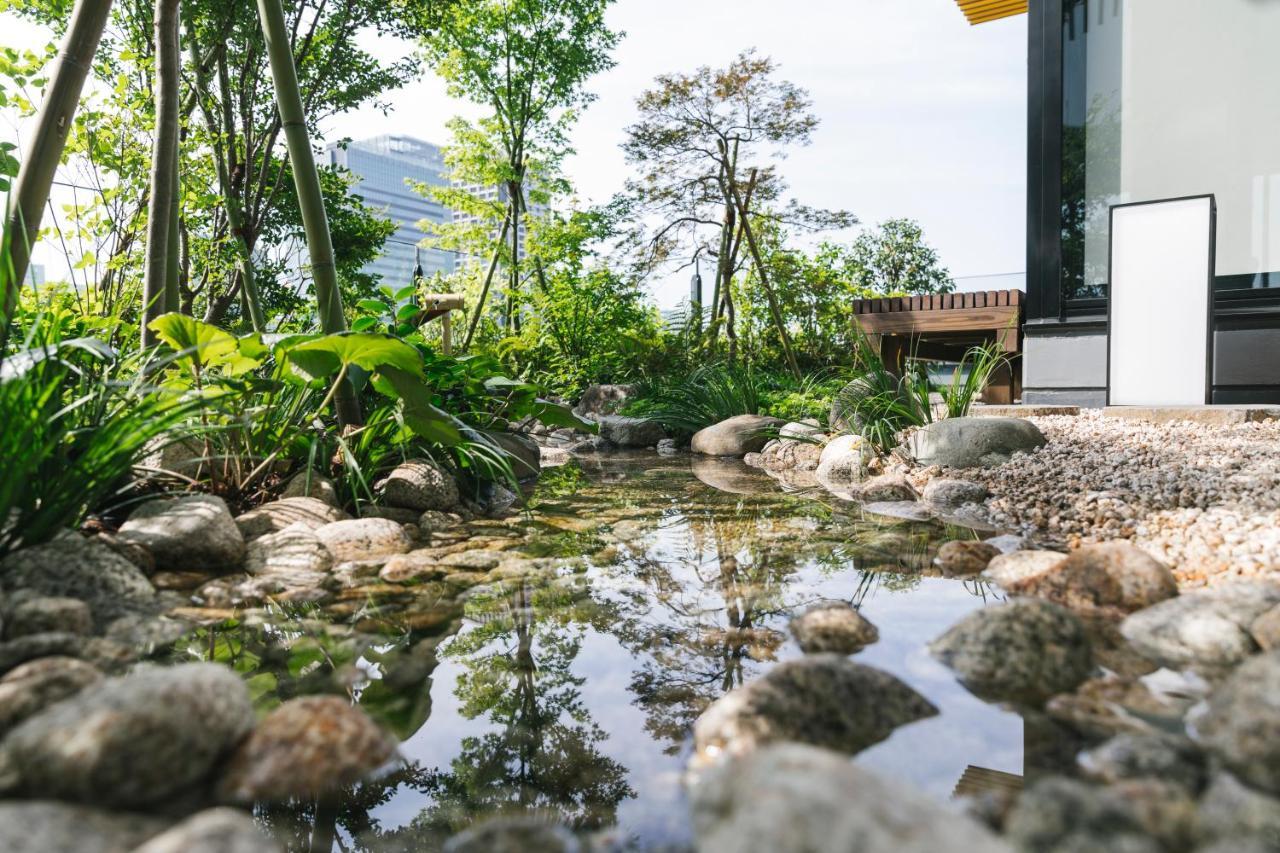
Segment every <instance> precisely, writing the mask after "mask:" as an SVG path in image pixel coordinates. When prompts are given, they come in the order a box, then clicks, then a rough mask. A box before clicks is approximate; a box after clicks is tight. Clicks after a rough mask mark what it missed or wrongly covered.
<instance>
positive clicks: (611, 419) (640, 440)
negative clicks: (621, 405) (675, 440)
mask: <svg viewBox="0 0 1280 853" xmlns="http://www.w3.org/2000/svg"><path fill="white" fill-rule="evenodd" d="M599 424H600V438H603V439H604V440H605V441H607V442H609V443H610V444H613V445H616V446H618V447H654V446H656V445H657V443H658V442H659V441H662V440H663V439H664V438H666V437H667V433H666V430H664V429H663V428H662V424H660V423H658V422H657V421H652V420H649V419H648V418H629V417H625V416H623V415H603V416H601V417H600V419H599Z"/></svg>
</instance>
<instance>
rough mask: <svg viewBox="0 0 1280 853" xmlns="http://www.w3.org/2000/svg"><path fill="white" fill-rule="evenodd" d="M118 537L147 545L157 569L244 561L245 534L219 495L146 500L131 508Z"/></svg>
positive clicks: (233, 564) (197, 567)
mask: <svg viewBox="0 0 1280 853" xmlns="http://www.w3.org/2000/svg"><path fill="white" fill-rule="evenodd" d="M119 538H120V539H121V540H122V541H124V542H134V543H137V544H139V545H143V546H144V547H146V549H147V550H148V551H150V552H151V554H152V556H153V557H155V561H156V568H157V569H169V570H182V571H190V570H200V569H207V570H210V571H220V570H228V569H237V568H239V567H240V565H241V564H242V563H243V562H244V554H245V543H244V535H243V534H242V533H241V532H240V528H239V527H238V526H237V525H236V522H235V519H233V518H232V517H231V512H230V511H229V510H228V509H227V504H226V502H225V501H224V500H223V499H222V498H220V497H218V496H217V495H184V496H183V497H178V498H157V499H156V500H150V501H147V502H146V503H144V504H142V505H141V506H139V507H138V508H137V509H135V510H134V511H133V512H131V513H130V514H129V519H128V520H127V521H126V522H125V523H124V524H123V525H122V526H121V527H120V533H119Z"/></svg>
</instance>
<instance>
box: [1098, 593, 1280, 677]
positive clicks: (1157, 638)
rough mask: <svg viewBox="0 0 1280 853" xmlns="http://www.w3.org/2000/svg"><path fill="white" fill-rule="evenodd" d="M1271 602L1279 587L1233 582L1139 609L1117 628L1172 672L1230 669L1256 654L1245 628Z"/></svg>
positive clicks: (1275, 599)
mask: <svg viewBox="0 0 1280 853" xmlns="http://www.w3.org/2000/svg"><path fill="white" fill-rule="evenodd" d="M1276 604H1280V584H1275V583H1265V582H1256V581H1236V582H1234V583H1229V584H1223V585H1222V586H1218V587H1214V588H1210V589H1207V590H1197V591H1195V592H1189V593H1186V594H1185V595H1180V596H1177V597H1176V598H1171V599H1168V600H1167V601H1162V602H1160V603H1159V604H1156V605H1154V606H1153V607H1148V608H1147V609H1145V610H1140V611H1138V612H1137V613H1134V614H1132V615H1130V616H1129V617H1127V618H1126V619H1125V620H1124V622H1122V623H1121V624H1120V633H1121V634H1122V635H1124V638H1125V639H1126V640H1128V641H1129V642H1130V643H1131V644H1132V645H1133V647H1134V648H1135V649H1136V650H1137V651H1138V652H1139V653H1140V654H1142V655H1143V656H1145V657H1147V658H1150V659H1151V660H1153V661H1155V662H1157V663H1159V664H1161V665H1163V666H1167V667H1170V668H1171V669H1180V668H1183V667H1188V666H1208V667H1225V666H1232V665H1235V664H1237V663H1239V662H1240V661H1242V660H1244V659H1245V658H1247V657H1248V656H1249V655H1251V654H1253V653H1254V652H1256V651H1258V644H1257V643H1256V642H1255V641H1254V639H1253V636H1252V634H1250V632H1249V628H1250V626H1251V625H1252V624H1253V620H1254V619H1256V618H1258V617H1259V616H1261V615H1262V614H1263V613H1265V612H1266V611H1267V610H1269V609H1271V608H1272V607H1274V606H1275V605H1276Z"/></svg>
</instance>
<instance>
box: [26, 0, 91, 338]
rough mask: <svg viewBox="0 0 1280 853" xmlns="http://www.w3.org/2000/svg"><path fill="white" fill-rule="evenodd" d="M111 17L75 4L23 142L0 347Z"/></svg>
mask: <svg viewBox="0 0 1280 853" xmlns="http://www.w3.org/2000/svg"><path fill="white" fill-rule="evenodd" d="M110 14H111V0H77V2H76V5H75V8H74V9H73V10H72V12H71V20H70V21H69V22H68V24H67V34H66V36H65V37H64V38H63V40H62V49H61V50H60V51H59V53H58V62H57V66H56V67H55V68H54V69H53V71H52V74H51V76H50V78H49V86H48V88H46V89H45V95H44V103H43V104H41V105H40V112H39V114H38V115H37V116H36V127H35V132H34V133H33V134H31V138H30V140H29V141H28V143H27V150H26V152H25V154H24V155H23V158H22V166H21V168H20V169H19V171H18V177H17V180H16V181H15V182H14V185H13V190H12V193H11V194H10V196H9V206H8V211H7V212H6V215H5V228H4V235H3V241H4V242H3V246H0V265H2V266H0V278H3V277H4V276H5V275H6V274H7V275H8V279H7V280H5V281H4V287H3V291H4V295H3V297H0V309H2V310H0V346H2V345H3V343H4V340H5V337H6V335H7V333H8V327H9V321H10V319H11V318H12V317H13V311H14V308H15V307H16V306H17V303H18V293H19V291H21V289H22V283H23V281H25V280H26V277H27V268H28V267H29V266H30V265H31V248H32V246H34V245H35V242H36V237H37V236H38V235H39V233H40V221H41V219H42V218H43V217H44V208H45V205H46V204H48V202H49V189H50V187H52V186H53V176H54V174H55V173H56V172H57V170H58V163H59V162H61V160H62V150H63V148H65V147H66V144H67V134H69V133H70V132H71V124H72V119H74V118H75V114H76V108H77V107H78V106H79V105H80V94H81V92H82V91H83V89H84V81H85V77H86V76H87V75H88V73H89V68H90V66H92V64H93V57H94V54H96V53H97V51H98V42H99V40H100V39H101V38H102V30H103V28H105V27H106V24H107V18H108V17H109V16H110Z"/></svg>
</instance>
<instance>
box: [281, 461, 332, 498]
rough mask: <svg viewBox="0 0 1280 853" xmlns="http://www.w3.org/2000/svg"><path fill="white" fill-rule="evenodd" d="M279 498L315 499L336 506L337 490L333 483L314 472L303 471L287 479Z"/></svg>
mask: <svg viewBox="0 0 1280 853" xmlns="http://www.w3.org/2000/svg"><path fill="white" fill-rule="evenodd" d="M280 497H281V498H285V499H288V498H315V499H316V500H318V501H323V502H324V503H327V504H328V505H329V506H332V507H337V506H338V490H337V489H336V488H334V485H333V481H332V480H330V479H329V478H328V477H326V476H324V475H323V474H321V473H319V472H318V471H315V470H307V469H303V470H301V471H299V472H298V473H296V474H294V475H293V476H292V477H290V478H289V481H288V482H287V483H285V485H284V490H283V491H282V492H281V493H280Z"/></svg>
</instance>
